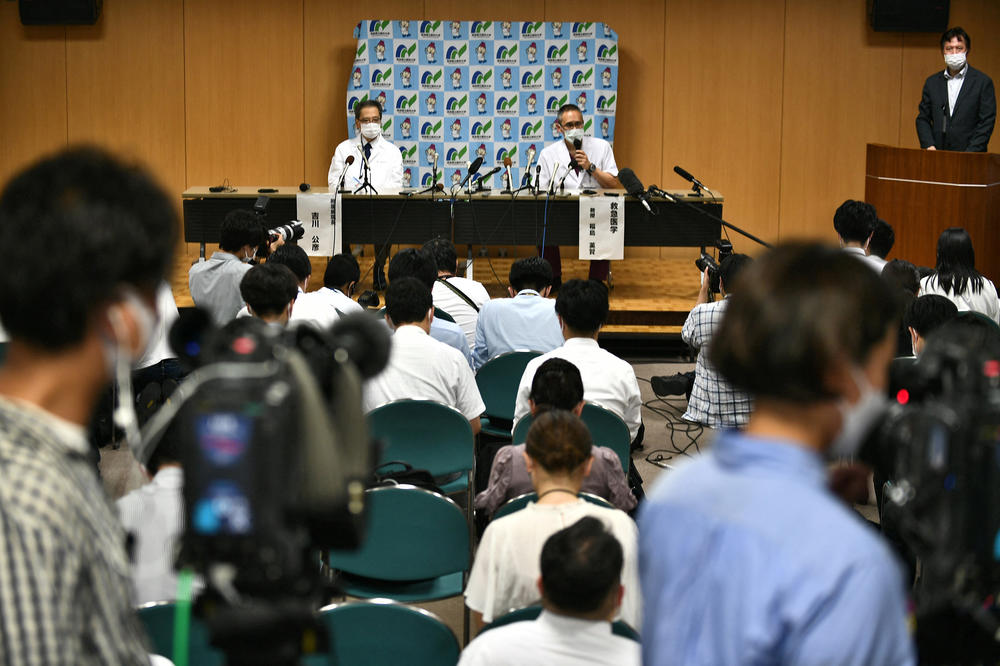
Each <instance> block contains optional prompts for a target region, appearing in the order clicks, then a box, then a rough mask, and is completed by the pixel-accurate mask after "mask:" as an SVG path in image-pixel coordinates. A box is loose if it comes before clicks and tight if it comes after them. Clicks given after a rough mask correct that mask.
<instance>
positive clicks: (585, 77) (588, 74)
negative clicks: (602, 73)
mask: <svg viewBox="0 0 1000 666" xmlns="http://www.w3.org/2000/svg"><path fill="white" fill-rule="evenodd" d="M593 73H594V68H593V67H591V68H590V69H588V70H587V73H586V74H584V75H583V80H584V81H589V80H590V76H591V74H593Z"/></svg>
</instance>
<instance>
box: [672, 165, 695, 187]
mask: <svg viewBox="0 0 1000 666" xmlns="http://www.w3.org/2000/svg"><path fill="white" fill-rule="evenodd" d="M674 173H676V174H677V175H678V176H680V177H681V178H683V179H684V180H686V181H688V182H689V183H690V182H694V176H692V175H691V174H689V173H688V172H687V171H685V170H684V169H682V168H680V167H679V166H675V167H674Z"/></svg>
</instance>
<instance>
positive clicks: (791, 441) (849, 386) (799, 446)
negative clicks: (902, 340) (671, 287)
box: [639, 244, 914, 664]
mask: <svg viewBox="0 0 1000 666" xmlns="http://www.w3.org/2000/svg"><path fill="white" fill-rule="evenodd" d="M856 265H857V264H856V260H855V259H853V258H851V257H849V256H848V255H847V254H845V253H843V252H842V251H840V250H835V249H832V248H827V247H824V246H821V245H814V244H790V245H786V246H782V247H778V248H776V249H774V250H772V251H770V252H768V253H767V254H765V255H764V256H762V257H761V258H759V259H757V260H756V261H755V262H754V264H753V265H752V266H751V267H750V268H749V269H748V270H747V272H746V273H745V274H744V276H743V281H742V282H741V289H740V290H739V292H738V293H737V294H735V295H734V296H733V297H732V299H731V300H730V303H729V306H728V309H727V311H726V316H725V317H724V318H723V320H722V325H721V326H720V327H719V330H718V331H717V332H716V335H715V337H714V339H713V340H712V350H711V359H710V360H711V361H712V363H713V364H714V365H715V367H716V368H717V369H718V371H719V373H720V374H721V375H722V376H723V377H725V378H726V379H727V380H728V381H729V382H731V383H732V384H733V385H734V386H736V387H738V388H740V389H742V390H745V391H748V392H750V393H751V394H753V396H754V409H753V413H752V414H751V416H750V422H749V423H748V424H747V426H746V428H745V430H743V431H736V430H727V431H724V432H723V433H721V434H720V435H719V436H718V437H717V438H716V439H715V441H714V443H713V444H712V448H711V450H710V451H708V452H706V453H705V454H703V455H702V456H700V457H698V458H696V459H694V460H692V461H691V462H689V463H688V464H687V465H684V466H683V467H680V468H678V469H676V470H674V471H673V472H671V473H670V474H669V475H668V476H666V477H665V478H664V479H663V480H662V481H661V483H659V484H658V485H657V486H656V488H655V489H654V491H653V492H652V493H650V496H649V498H648V499H647V501H646V502H645V503H644V505H643V506H642V507H640V517H639V525H640V531H639V537H640V542H639V549H640V552H639V557H640V569H641V581H642V598H643V604H644V610H643V616H644V617H645V618H646V622H645V624H644V626H643V630H642V632H641V634H642V651H643V661H644V662H645V663H649V664H663V663H678V664H688V663H700V664H735V663H746V662H748V661H752V662H754V663H762V664H763V663H767V664H821V663H836V664H913V663H914V654H913V645H912V643H911V639H910V635H909V631H908V629H907V623H906V618H907V608H906V594H905V591H904V589H903V578H902V572H901V570H900V567H899V564H898V563H897V561H896V560H895V558H894V557H893V556H892V554H891V553H890V551H889V549H888V548H887V546H886V544H885V543H884V542H883V541H882V540H881V539H880V538H879V535H878V534H877V533H876V532H875V530H872V529H871V528H870V527H868V526H867V525H865V524H864V521H863V520H860V519H859V516H858V515H857V513H855V512H854V510H853V509H852V508H851V507H850V506H848V505H847V504H845V503H844V502H843V501H842V500H841V499H839V498H838V497H836V496H834V495H833V493H832V492H831V491H830V490H829V489H828V486H827V470H826V460H828V459H831V458H839V457H843V456H849V455H852V453H853V452H854V451H855V450H856V449H857V447H858V445H859V444H860V440H861V438H863V437H864V436H865V434H866V430H868V429H869V428H870V427H871V423H872V422H871V417H872V415H873V414H875V415H876V416H877V414H878V411H877V410H874V411H873V410H872V409H871V406H872V404H876V405H877V400H876V401H875V402H874V403H873V396H874V393H873V392H878V393H882V392H883V391H884V390H885V387H886V384H887V382H888V376H887V375H888V366H889V362H890V360H891V359H892V356H893V352H894V350H895V339H896V327H897V325H898V315H897V314H896V309H897V308H896V302H895V298H894V294H893V293H892V291H891V290H890V289H889V287H888V286H886V284H885V283H884V282H883V281H882V280H881V279H879V277H878V276H877V275H876V274H875V273H874V272H873V271H859V270H857V268H856ZM883 399H884V398H883ZM727 600H728V601H727ZM848 637H849V639H848Z"/></svg>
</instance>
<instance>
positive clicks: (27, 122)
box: [0, 2, 66, 187]
mask: <svg viewBox="0 0 1000 666" xmlns="http://www.w3.org/2000/svg"><path fill="white" fill-rule="evenodd" d="M65 35H66V29H65V28H62V27H58V26H52V27H48V26H46V27H30V28H28V27H25V26H22V25H21V20H20V18H19V17H18V13H17V3H16V2H0V100H3V102H2V103H0V187H2V184H3V183H6V181H7V179H8V178H9V177H10V176H12V175H13V174H14V173H15V172H17V171H18V170H19V169H20V168H22V167H24V166H25V165H26V164H27V163H28V162H31V161H32V160H34V159H36V158H38V157H39V156H41V155H42V154H44V153H47V152H49V151H51V150H55V149H57V148H59V147H61V146H64V145H65V144H66V39H65Z"/></svg>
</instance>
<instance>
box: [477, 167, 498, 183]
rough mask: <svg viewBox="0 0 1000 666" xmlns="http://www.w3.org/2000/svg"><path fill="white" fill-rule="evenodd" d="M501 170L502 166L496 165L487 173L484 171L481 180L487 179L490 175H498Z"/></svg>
mask: <svg viewBox="0 0 1000 666" xmlns="http://www.w3.org/2000/svg"><path fill="white" fill-rule="evenodd" d="M499 172H500V167H498V166H495V167H493V168H492V169H490V170H489V171H487V172H486V173H484V174H483V175H482V176H480V177H479V180H485V179H486V178H489V177H490V176H493V175H496V174H497V173H499Z"/></svg>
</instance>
